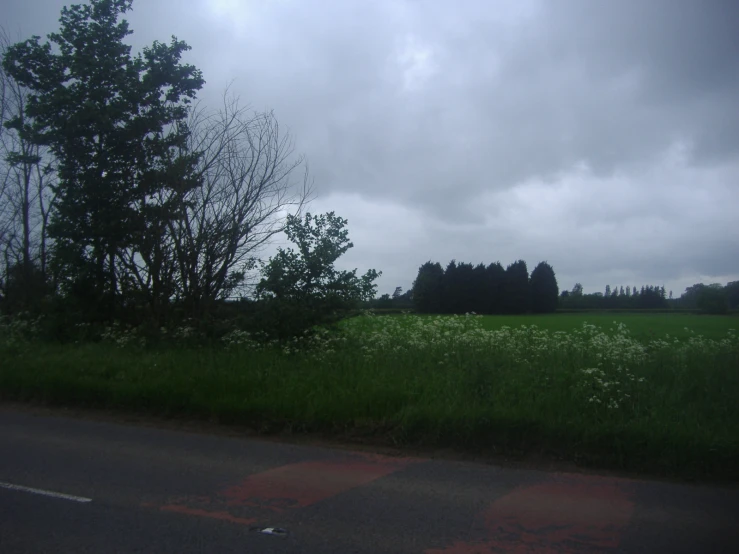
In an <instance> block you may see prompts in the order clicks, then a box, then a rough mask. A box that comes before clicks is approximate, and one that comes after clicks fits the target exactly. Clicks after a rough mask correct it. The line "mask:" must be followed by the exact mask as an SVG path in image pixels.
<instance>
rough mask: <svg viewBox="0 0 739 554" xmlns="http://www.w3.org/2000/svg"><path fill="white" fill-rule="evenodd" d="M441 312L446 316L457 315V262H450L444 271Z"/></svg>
mask: <svg viewBox="0 0 739 554" xmlns="http://www.w3.org/2000/svg"><path fill="white" fill-rule="evenodd" d="M442 282H443V293H442V310H443V312H444V313H446V314H456V313H459V272H458V271H457V261H456V260H452V261H450V262H449V263H448V264H447V266H446V269H444V279H443V281H442Z"/></svg>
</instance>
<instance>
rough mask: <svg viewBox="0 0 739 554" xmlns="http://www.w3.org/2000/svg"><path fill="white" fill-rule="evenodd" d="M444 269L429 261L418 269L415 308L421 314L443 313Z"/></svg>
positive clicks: (414, 295) (414, 283) (414, 289)
mask: <svg viewBox="0 0 739 554" xmlns="http://www.w3.org/2000/svg"><path fill="white" fill-rule="evenodd" d="M443 279H444V269H443V268H442V267H441V264H439V263H438V262H432V261H430V260H429V261H428V262H426V263H425V264H423V265H422V266H421V267H419V268H418V276H417V277H416V280H415V281H414V282H413V306H414V308H415V309H416V311H417V312H419V313H426V314H430V313H439V312H440V311H441V299H442V286H443Z"/></svg>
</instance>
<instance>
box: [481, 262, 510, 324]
mask: <svg viewBox="0 0 739 554" xmlns="http://www.w3.org/2000/svg"><path fill="white" fill-rule="evenodd" d="M505 279H506V273H505V269H504V268H503V266H502V265H501V264H500V262H495V263H492V264H490V265H489V266H487V267H486V268H485V287H486V290H487V301H486V303H485V306H484V310H483V313H486V314H500V313H503V311H504V309H505V307H504V305H503V298H504V295H505Z"/></svg>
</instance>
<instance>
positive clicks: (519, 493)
mask: <svg viewBox="0 0 739 554" xmlns="http://www.w3.org/2000/svg"><path fill="white" fill-rule="evenodd" d="M630 489H631V486H630V485H629V481H627V480H623V479H611V478H600V477H589V476H581V475H555V476H554V477H553V479H551V480H549V481H546V482H543V483H539V484H537V485H531V486H527V487H520V488H518V489H516V490H514V491H513V492H511V493H509V494H507V495H506V496H503V497H501V498H499V499H498V500H496V501H495V502H493V504H492V505H491V506H490V508H488V510H487V511H486V512H484V520H485V528H486V530H487V532H486V534H487V537H486V538H485V539H483V540H481V541H475V542H458V543H455V544H453V545H451V546H450V547H448V548H445V549H441V550H427V551H426V554H492V553H500V552H510V553H521V554H523V553H537V554H539V553H541V554H544V553H555V552H556V553H560V554H563V553H564V554H569V553H572V554H574V553H578V552H580V553H581V552H594V551H596V552H602V551H604V550H609V549H612V548H616V547H617V546H618V544H619V540H620V537H621V533H622V532H623V529H624V528H625V527H626V525H627V524H628V522H629V519H630V518H631V514H632V513H633V511H634V503H633V502H632V501H631V499H630V498H631V490H630Z"/></svg>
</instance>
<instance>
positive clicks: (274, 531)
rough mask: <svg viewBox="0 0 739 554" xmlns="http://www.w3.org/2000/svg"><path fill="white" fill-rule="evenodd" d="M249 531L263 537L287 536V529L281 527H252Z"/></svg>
mask: <svg viewBox="0 0 739 554" xmlns="http://www.w3.org/2000/svg"><path fill="white" fill-rule="evenodd" d="M249 530H250V531H254V532H255V533H261V534H263V535H275V536H282V537H284V536H287V529H282V528H281V527H252V528H251V529H249Z"/></svg>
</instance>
